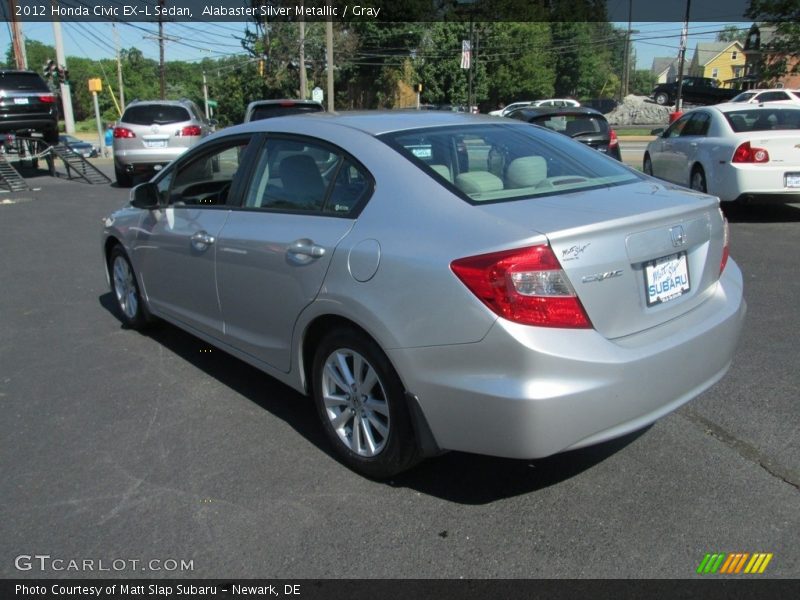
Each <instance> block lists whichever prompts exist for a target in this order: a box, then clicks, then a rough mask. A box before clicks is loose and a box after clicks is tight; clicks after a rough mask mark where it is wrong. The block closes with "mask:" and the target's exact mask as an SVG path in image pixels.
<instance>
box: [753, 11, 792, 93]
mask: <svg viewBox="0 0 800 600" xmlns="http://www.w3.org/2000/svg"><path fill="white" fill-rule="evenodd" d="M746 16H747V17H749V18H751V19H753V20H754V21H759V22H761V24H762V25H763V26H768V27H774V28H775V35H774V37H773V38H772V39H771V40H769V41H767V42H766V43H765V40H763V39H762V47H761V51H762V52H761V57H760V58H761V65H760V67H761V68H760V70H759V72H760V73H761V76H762V78H763V79H764V80H765V81H769V80H774V79H778V78H780V77H783V76H784V75H787V74H789V73H791V74H796V73H800V2H798V0H750V9H749V10H748V11H747V13H746Z"/></svg>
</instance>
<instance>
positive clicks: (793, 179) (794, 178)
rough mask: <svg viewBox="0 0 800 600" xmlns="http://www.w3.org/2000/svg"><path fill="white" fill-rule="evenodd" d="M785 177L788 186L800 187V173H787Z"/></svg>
mask: <svg viewBox="0 0 800 600" xmlns="http://www.w3.org/2000/svg"><path fill="white" fill-rule="evenodd" d="M783 179H784V181H785V182H786V187H787V188H800V173H786V174H785V175H784V176H783Z"/></svg>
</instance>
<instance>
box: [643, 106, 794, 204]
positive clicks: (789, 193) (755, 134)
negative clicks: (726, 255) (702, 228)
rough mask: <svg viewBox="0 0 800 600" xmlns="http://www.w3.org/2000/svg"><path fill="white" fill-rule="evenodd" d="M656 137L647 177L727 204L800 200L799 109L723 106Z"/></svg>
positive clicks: (699, 111)
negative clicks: (689, 189) (706, 194)
mask: <svg viewBox="0 0 800 600" xmlns="http://www.w3.org/2000/svg"><path fill="white" fill-rule="evenodd" d="M653 133H654V134H655V135H658V137H657V138H656V139H655V140H653V141H652V142H650V143H649V144H648V146H647V150H646V151H645V154H644V163H643V169H644V172H645V173H648V174H650V175H654V176H656V177H659V178H661V179H665V180H667V181H671V182H674V183H677V184H679V185H683V186H687V187H691V188H692V189H695V190H698V191H701V192H707V193H709V194H713V195H715V196H719V198H720V200H723V201H734V200H751V199H754V198H763V199H772V200H778V201H782V202H800V144H798V143H797V142H798V140H800V107H793V106H789V105H786V104H772V103H770V104H765V105H751V104H740V103H727V104H718V105H717V106H709V107H705V108H696V109H694V110H691V111H688V112H686V113H685V114H684V115H683V116H682V117H681V118H680V119H678V120H677V121H675V122H674V123H673V124H672V125H670V126H669V127H668V128H667V129H665V130H661V129H656V130H654V131H653Z"/></svg>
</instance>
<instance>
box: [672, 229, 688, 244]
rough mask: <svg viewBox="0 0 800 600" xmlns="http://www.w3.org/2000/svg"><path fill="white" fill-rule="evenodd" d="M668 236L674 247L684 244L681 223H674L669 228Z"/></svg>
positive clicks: (684, 233) (683, 232)
mask: <svg viewBox="0 0 800 600" xmlns="http://www.w3.org/2000/svg"><path fill="white" fill-rule="evenodd" d="M669 236H670V238H672V245H673V247H675V248H679V247H681V246H685V245H686V241H687V240H686V232H685V231H684V230H683V225H676V226H675V227H672V228H671V229H670V230H669Z"/></svg>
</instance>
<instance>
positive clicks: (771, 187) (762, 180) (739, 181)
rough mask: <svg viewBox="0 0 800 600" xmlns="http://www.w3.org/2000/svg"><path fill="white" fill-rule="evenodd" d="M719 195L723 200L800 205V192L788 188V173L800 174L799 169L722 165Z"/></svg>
mask: <svg viewBox="0 0 800 600" xmlns="http://www.w3.org/2000/svg"><path fill="white" fill-rule="evenodd" d="M720 167H721V168H720V169H719V176H718V180H717V187H718V192H717V191H712V193H714V194H715V195H718V196H719V198H720V200H723V201H731V200H737V199H741V198H748V197H752V198H769V199H772V200H777V201H780V202H800V188H788V187H786V178H785V177H786V174H787V173H795V174H798V173H800V165H798V166H794V167H792V166H788V165H785V166H771V165H767V164H764V165H758V164H752V165H751V164H744V165H733V164H730V163H729V164H726V165H720Z"/></svg>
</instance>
